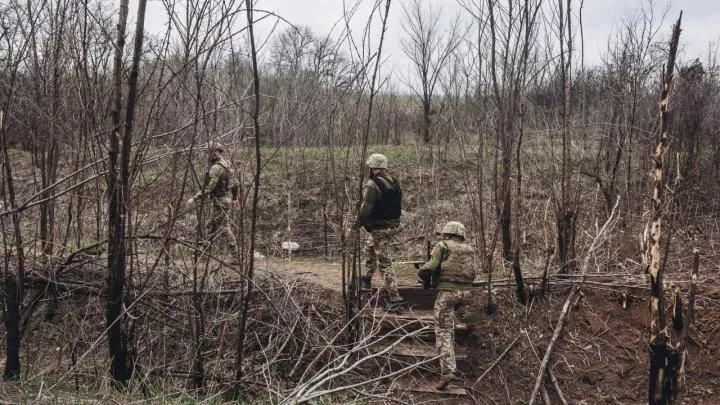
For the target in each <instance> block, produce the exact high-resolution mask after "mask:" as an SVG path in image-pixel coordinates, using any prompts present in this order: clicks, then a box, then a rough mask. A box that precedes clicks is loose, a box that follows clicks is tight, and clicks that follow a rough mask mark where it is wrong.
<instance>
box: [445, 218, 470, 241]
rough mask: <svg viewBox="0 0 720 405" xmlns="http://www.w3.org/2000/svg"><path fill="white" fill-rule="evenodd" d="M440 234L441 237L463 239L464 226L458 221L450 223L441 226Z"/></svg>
mask: <svg viewBox="0 0 720 405" xmlns="http://www.w3.org/2000/svg"><path fill="white" fill-rule="evenodd" d="M441 233H442V234H443V235H456V236H460V237H461V238H463V239H465V225H463V224H461V223H460V222H458V221H450V222H448V223H446V224H445V226H443V229H442V231H441Z"/></svg>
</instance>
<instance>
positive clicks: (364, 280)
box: [360, 276, 371, 290]
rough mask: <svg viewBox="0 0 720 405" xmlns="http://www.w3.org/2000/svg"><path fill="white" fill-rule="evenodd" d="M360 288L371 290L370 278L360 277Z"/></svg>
mask: <svg viewBox="0 0 720 405" xmlns="http://www.w3.org/2000/svg"><path fill="white" fill-rule="evenodd" d="M360 287H361V288H366V289H368V290H369V289H370V288H371V284H370V276H360Z"/></svg>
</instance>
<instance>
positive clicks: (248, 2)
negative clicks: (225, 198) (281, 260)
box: [235, 0, 262, 388]
mask: <svg viewBox="0 0 720 405" xmlns="http://www.w3.org/2000/svg"><path fill="white" fill-rule="evenodd" d="M245 6H246V8H247V21H248V34H249V35H250V57H251V59H252V72H253V97H254V104H253V110H252V120H253V134H254V137H255V175H254V177H253V182H254V187H253V202H252V219H251V222H250V251H249V257H248V267H247V273H246V276H245V285H246V288H245V296H244V297H243V298H244V299H243V307H242V316H241V317H240V326H239V331H238V333H239V338H238V346H237V360H236V362H235V379H236V381H237V382H238V383H239V382H240V381H242V378H243V375H244V373H243V368H242V365H243V359H244V351H243V347H244V346H245V336H246V329H247V317H248V310H249V308H250V299H251V298H252V292H253V279H254V269H255V237H256V233H257V216H258V204H259V201H260V174H261V168H262V166H261V160H260V119H259V118H260V73H259V71H258V62H257V50H256V49H255V33H254V30H253V1H252V0H245ZM236 388H239V386H238V387H236Z"/></svg>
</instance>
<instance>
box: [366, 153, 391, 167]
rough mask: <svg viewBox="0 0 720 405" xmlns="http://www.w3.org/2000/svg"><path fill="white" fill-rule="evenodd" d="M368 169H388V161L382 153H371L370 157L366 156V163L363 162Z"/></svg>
mask: <svg viewBox="0 0 720 405" xmlns="http://www.w3.org/2000/svg"><path fill="white" fill-rule="evenodd" d="M365 163H366V164H367V165H368V167H369V168H371V169H387V168H388V160H387V158H386V157H385V155H383V154H382V153H373V154H372V155H370V156H368V158H367V161H366V162H365Z"/></svg>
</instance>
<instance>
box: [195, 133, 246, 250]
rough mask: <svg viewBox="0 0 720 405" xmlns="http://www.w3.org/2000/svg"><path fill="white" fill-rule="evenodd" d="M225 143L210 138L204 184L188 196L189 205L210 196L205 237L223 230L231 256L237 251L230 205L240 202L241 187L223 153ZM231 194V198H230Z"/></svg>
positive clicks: (215, 234)
mask: <svg viewBox="0 0 720 405" xmlns="http://www.w3.org/2000/svg"><path fill="white" fill-rule="evenodd" d="M224 153H225V147H223V146H222V145H221V144H219V143H217V142H210V143H208V146H207V157H208V164H209V166H208V169H207V172H205V180H204V181H203V186H202V188H201V189H200V191H198V193H197V194H195V195H194V196H192V197H190V199H189V200H188V201H187V203H188V205H193V204H195V201H197V200H202V199H204V198H206V197H209V198H210V201H211V203H212V213H211V215H210V221H208V224H207V230H208V235H207V239H208V240H210V241H214V240H215V239H216V238H217V237H218V236H219V235H220V233H224V234H225V237H226V238H227V242H228V245H229V247H230V250H231V252H232V256H233V259H235V256H236V254H237V252H236V249H237V243H236V240H235V234H234V233H233V231H232V228H231V227H230V218H229V213H230V209H231V208H232V209H236V208H237V206H238V205H239V202H238V192H239V189H240V186H239V183H238V180H237V177H236V176H235V171H234V170H233V168H232V165H231V164H230V162H228V161H227V159H225V156H224ZM231 197H232V198H231Z"/></svg>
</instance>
